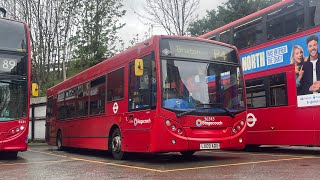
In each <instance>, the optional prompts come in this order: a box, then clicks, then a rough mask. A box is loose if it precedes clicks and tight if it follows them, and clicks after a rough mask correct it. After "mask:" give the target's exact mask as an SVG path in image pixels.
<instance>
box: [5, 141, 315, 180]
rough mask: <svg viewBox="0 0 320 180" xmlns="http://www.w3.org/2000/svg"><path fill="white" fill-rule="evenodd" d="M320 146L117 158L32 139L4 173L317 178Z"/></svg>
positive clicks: (29, 179) (91, 178)
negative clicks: (40, 142)
mask: <svg viewBox="0 0 320 180" xmlns="http://www.w3.org/2000/svg"><path fill="white" fill-rule="evenodd" d="M319 177H320V148H319V147H296V146H267V147H262V148H259V149H257V150H255V151H252V152H243V151H202V152H197V153H195V155H194V156H193V157H192V158H183V157H182V156H181V155H180V154H179V153H165V154H140V153H134V154H131V155H130V156H129V157H128V159H127V160H122V161H116V160H114V159H113V158H112V156H111V155H110V154H108V153H107V152H105V151H95V150H83V149H82V150H79V149H68V150H67V151H57V148H56V147H55V146H48V145H45V144H42V145H30V146H29V149H28V151H26V152H19V154H18V158H17V159H8V158H6V157H1V158H0V179H10V180H13V179H18V180H24V179H26V180H38V179H39V180H40V179H41V180H43V179H59V180H64V179H77V180H82V179H88V180H95V179H136V180H141V179H152V180H157V179H166V180H167V179H168V180H171V179H179V180H180V179H183V180H189V179H201V180H203V179H219V180H226V179H245V180H248V179H258V180H262V179H290V180H293V179H304V180H305V179H319Z"/></svg>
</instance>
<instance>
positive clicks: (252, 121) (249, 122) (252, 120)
mask: <svg viewBox="0 0 320 180" xmlns="http://www.w3.org/2000/svg"><path fill="white" fill-rule="evenodd" d="M256 122H257V118H256V117H255V116H254V114H252V113H248V114H247V125H248V126H249V127H253V126H254V125H255V124H256Z"/></svg>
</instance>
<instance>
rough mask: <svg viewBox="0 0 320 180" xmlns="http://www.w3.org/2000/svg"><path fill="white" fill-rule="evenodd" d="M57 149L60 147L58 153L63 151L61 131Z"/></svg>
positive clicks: (58, 135) (58, 136)
mask: <svg viewBox="0 0 320 180" xmlns="http://www.w3.org/2000/svg"><path fill="white" fill-rule="evenodd" d="M57 147H58V151H62V150H63V146H62V134H61V131H59V132H58V134H57Z"/></svg>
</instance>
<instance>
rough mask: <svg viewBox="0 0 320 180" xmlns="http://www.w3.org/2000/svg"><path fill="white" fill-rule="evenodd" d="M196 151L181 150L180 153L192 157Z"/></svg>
mask: <svg viewBox="0 0 320 180" xmlns="http://www.w3.org/2000/svg"><path fill="white" fill-rule="evenodd" d="M195 152H196V151H181V152H180V154H181V155H182V156H183V157H192V156H193V154H194V153H195Z"/></svg>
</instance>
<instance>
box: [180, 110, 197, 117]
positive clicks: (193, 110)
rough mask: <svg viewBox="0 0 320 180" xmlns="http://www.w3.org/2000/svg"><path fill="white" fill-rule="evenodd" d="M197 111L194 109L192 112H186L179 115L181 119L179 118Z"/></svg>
mask: <svg viewBox="0 0 320 180" xmlns="http://www.w3.org/2000/svg"><path fill="white" fill-rule="evenodd" d="M195 111H196V109H192V110H190V111H184V112H182V113H179V114H177V117H178V118H179V117H182V116H184V115H187V114H190V113H192V112H195Z"/></svg>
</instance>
